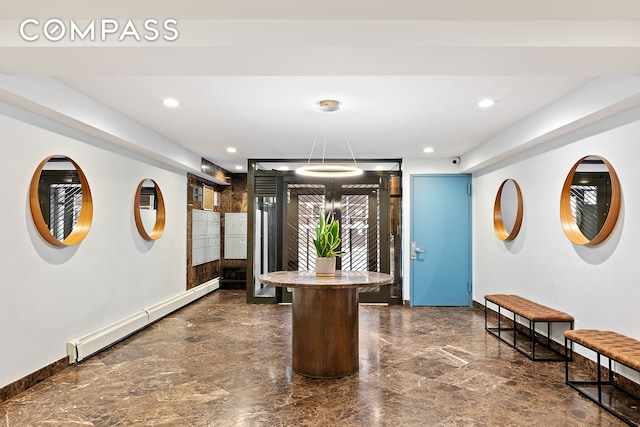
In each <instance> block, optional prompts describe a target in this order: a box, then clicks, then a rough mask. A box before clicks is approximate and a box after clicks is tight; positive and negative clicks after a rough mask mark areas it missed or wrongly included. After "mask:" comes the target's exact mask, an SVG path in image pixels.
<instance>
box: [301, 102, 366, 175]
mask: <svg viewBox="0 0 640 427" xmlns="http://www.w3.org/2000/svg"><path fill="white" fill-rule="evenodd" d="M339 109H340V103H339V102H338V101H335V100H331V99H326V100H323V101H320V110H321V111H323V112H324V113H336V112H337V111H338V110H339ZM323 123H324V124H325V126H324V138H323V139H324V141H323V146H322V160H321V162H319V163H317V162H316V163H311V157H312V156H313V150H314V149H315V147H316V142H317V141H318V136H319V134H320V131H319V130H318V133H316V137H315V139H314V140H313V145H312V146H311V153H309V160H308V161H307V164H306V165H304V166H300V167H299V168H297V169H296V173H297V174H298V175H304V176H313V177H321V178H343V177H348V176H357V175H362V169H361V168H360V167H358V162H356V158H355V157H354V155H353V150H352V149H351V144H350V143H349V138H348V137H347V134H346V132H344V129H343V133H344V139H345V141H346V142H347V147H348V148H349V153H351V159H352V160H353V164H351V163H349V164H336V163H325V160H324V159H325V152H326V149H327V126H326V120H323Z"/></svg>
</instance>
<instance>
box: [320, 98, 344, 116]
mask: <svg viewBox="0 0 640 427" xmlns="http://www.w3.org/2000/svg"><path fill="white" fill-rule="evenodd" d="M339 109H340V103H339V102H338V101H334V100H332V99H325V100H323V101H320V110H322V111H324V112H325V113H332V112H334V111H338V110H339Z"/></svg>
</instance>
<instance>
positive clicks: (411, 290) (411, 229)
mask: <svg viewBox="0 0 640 427" xmlns="http://www.w3.org/2000/svg"><path fill="white" fill-rule="evenodd" d="M460 176H466V177H467V178H468V184H467V193H468V195H469V224H468V227H469V230H468V232H469V248H468V251H469V265H468V268H469V302H468V305H467V306H471V305H472V304H473V259H472V257H473V240H472V239H473V233H472V231H473V230H472V222H473V218H472V213H473V207H472V198H471V195H472V193H471V183H472V181H471V178H472V177H471V174H459V173H417V174H411V175H410V176H409V206H410V208H409V209H410V221H409V241H408V242H407V243H408V245H407V247H409V248H410V247H411V243H412V242H415V241H416V240H415V236H414V229H415V227H414V222H415V221H416V218H415V215H414V206H415V204H414V202H413V200H414V190H415V186H414V178H416V177H460ZM407 255H408V256H409V257H410V256H411V249H409V252H408V254H407ZM409 275H410V279H409V305H410V306H411V307H414V305H415V274H414V262H413V260H411V259H409Z"/></svg>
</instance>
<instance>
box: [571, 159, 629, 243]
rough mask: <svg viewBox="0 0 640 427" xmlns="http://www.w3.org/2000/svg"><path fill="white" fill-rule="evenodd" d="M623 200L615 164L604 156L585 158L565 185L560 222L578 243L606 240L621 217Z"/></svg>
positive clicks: (572, 169) (574, 169) (577, 163)
mask: <svg viewBox="0 0 640 427" xmlns="http://www.w3.org/2000/svg"><path fill="white" fill-rule="evenodd" d="M620 199H621V191H620V181H618V175H617V174H616V171H615V170H614V169H613V166H612V165H611V163H609V161H608V160H607V159H605V158H604V157H600V156H585V157H583V158H581V159H580V160H578V161H577V162H576V163H575V164H574V165H573V167H572V168H571V170H570V171H569V174H568V175H567V178H566V179H565V181H564V185H563V187H562V194H561V196H560V221H561V223H562V229H563V230H564V233H565V234H566V235H567V237H568V238H569V240H570V241H571V242H573V243H575V244H576V245H584V246H594V245H598V244H600V243H602V242H604V241H605V240H606V239H607V237H609V235H610V234H611V232H612V231H613V228H614V226H615V225H616V221H617V220H618V214H619V212H620Z"/></svg>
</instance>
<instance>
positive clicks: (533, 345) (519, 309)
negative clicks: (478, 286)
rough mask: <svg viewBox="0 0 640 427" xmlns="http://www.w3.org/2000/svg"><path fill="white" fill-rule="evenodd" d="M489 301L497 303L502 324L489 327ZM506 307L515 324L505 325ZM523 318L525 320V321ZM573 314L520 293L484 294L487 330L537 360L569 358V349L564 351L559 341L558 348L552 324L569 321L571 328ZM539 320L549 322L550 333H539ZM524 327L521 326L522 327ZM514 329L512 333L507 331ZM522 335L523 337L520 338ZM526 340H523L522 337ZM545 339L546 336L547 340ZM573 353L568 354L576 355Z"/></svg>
mask: <svg viewBox="0 0 640 427" xmlns="http://www.w3.org/2000/svg"><path fill="white" fill-rule="evenodd" d="M489 303H491V304H494V305H495V306H497V310H496V311H497V314H498V324H497V327H496V326H489V324H488V320H487V318H488V317H489V316H488V312H489ZM502 310H507V311H509V312H511V313H512V315H513V317H512V319H513V320H512V321H513V324H512V325H510V326H509V325H508V326H506V327H505V326H504V325H503V321H502ZM519 320H525V321H526V323H521V322H519ZM573 321H574V319H573V317H572V316H570V315H568V314H567V313H563V312H562V311H558V310H555V309H553V308H549V307H546V306H544V305H541V304H538V303H536V302H533V301H529V300H528V299H525V298H522V297H520V296H518V295H507V294H493V295H485V296H484V328H485V330H486V331H487V332H489V333H491V334H492V335H494V336H496V337H497V338H498V339H500V340H502V341H504V342H505V343H507V344H509V345H510V346H511V347H513V348H514V349H515V350H517V351H519V352H520V353H522V354H523V355H525V356H527V357H528V358H529V359H531V360H536V361H562V360H565V358H566V357H567V354H566V351H565V352H562V347H561V346H562V344H561V343H557V347H558V348H554V347H553V345H552V340H551V332H552V329H551V328H552V324H554V323H566V324H567V325H568V327H569V329H573ZM537 323H546V326H547V328H546V336H545V335H543V334H541V333H539V332H536V324H537ZM519 326H520V327H519ZM506 331H512V333H508V334H507V333H504V332H506ZM518 336H520V337H521V339H520V340H518ZM523 337H524V338H525V339H522V338H523ZM543 338H544V339H543ZM540 346H542V347H543V350H540V349H538V351H539V352H540V351H542V356H541V355H540V354H538V356H536V349H537V348H538V347H540ZM572 356H573V353H571V355H569V356H568V357H572Z"/></svg>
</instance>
